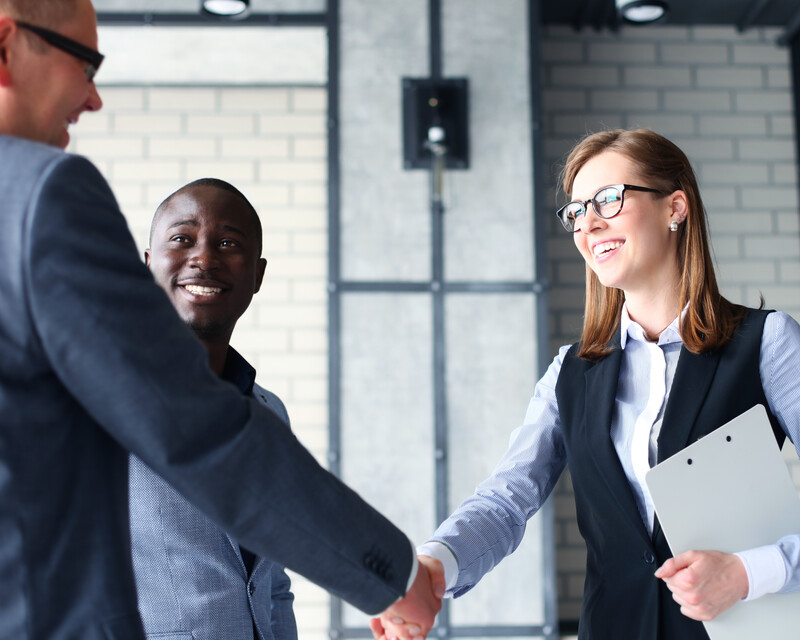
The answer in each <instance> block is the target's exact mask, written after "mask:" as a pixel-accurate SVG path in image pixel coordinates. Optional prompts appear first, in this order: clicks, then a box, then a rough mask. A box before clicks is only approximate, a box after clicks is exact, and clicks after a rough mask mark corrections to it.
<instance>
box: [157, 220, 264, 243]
mask: <svg viewBox="0 0 800 640" xmlns="http://www.w3.org/2000/svg"><path fill="white" fill-rule="evenodd" d="M183 226H189V227H199V226H200V224H199V223H198V222H197V220H194V219H193V218H187V219H186V220H176V221H175V222H173V223H172V224H171V225H169V226H168V227H167V229H175V228H177V227H183ZM216 229H217V230H219V231H229V232H231V233H236V234H238V235H240V236H242V237H243V238H248V237H249V236H248V235H247V234H246V233H245V232H244V231H242V230H241V229H240V228H239V227H234V226H233V225H230V224H220V225H217V227H216ZM253 235H255V234H253Z"/></svg>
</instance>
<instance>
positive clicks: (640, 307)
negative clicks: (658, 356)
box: [625, 292, 681, 340]
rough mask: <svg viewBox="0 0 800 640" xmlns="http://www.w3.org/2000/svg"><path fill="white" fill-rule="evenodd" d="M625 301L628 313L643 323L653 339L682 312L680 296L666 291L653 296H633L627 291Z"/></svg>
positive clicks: (646, 331)
mask: <svg viewBox="0 0 800 640" xmlns="http://www.w3.org/2000/svg"><path fill="white" fill-rule="evenodd" d="M625 302H626V303H627V308H628V315H630V317H631V319H632V320H635V321H636V322H637V323H638V324H639V325H641V327H642V329H644V331H645V333H646V334H647V337H648V338H649V339H651V340H658V336H660V335H661V332H662V331H664V329H666V328H667V327H668V326H669V325H670V324H671V323H672V321H673V320H674V319H675V318H677V317H678V315H679V314H680V312H681V308H680V301H679V299H678V296H677V295H667V294H666V292H664V293H661V294H660V295H652V296H635V295H633V296H631V295H628V294H627V293H626V295H625Z"/></svg>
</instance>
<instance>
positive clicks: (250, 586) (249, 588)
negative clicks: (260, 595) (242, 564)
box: [247, 582, 256, 596]
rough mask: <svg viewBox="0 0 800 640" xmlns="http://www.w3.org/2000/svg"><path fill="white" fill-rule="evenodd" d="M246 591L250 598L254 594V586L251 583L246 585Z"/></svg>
mask: <svg viewBox="0 0 800 640" xmlns="http://www.w3.org/2000/svg"><path fill="white" fill-rule="evenodd" d="M247 591H248V592H249V593H250V595H251V596H252V595H253V594H254V593H255V592H256V585H254V584H253V583H252V582H251V583H250V584H248V585H247Z"/></svg>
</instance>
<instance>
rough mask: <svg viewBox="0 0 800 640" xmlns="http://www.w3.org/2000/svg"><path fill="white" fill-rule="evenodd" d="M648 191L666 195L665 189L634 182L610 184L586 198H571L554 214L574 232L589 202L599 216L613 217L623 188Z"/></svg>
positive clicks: (622, 195) (567, 228) (622, 197)
mask: <svg viewBox="0 0 800 640" xmlns="http://www.w3.org/2000/svg"><path fill="white" fill-rule="evenodd" d="M626 189H630V190H631V191H648V192H650V193H659V194H661V195H664V196H665V195H667V192H666V191H661V190H660V189H651V188H650V187H637V186H636V185H635V184H612V185H609V186H607V187H603V188H602V189H600V190H599V191H598V192H597V193H595V194H594V195H593V196H592V197H591V198H589V199H588V200H583V201H581V200H573V201H572V202H568V203H567V204H565V205H564V206H563V207H561V208H560V209H559V210H558V211H556V215H557V216H558V219H559V220H561V224H563V225H564V228H565V229H566V230H567V231H569V232H570V233H575V232H576V231H580V229H581V219H582V217H583V216H584V215H585V214H586V207H587V206H588V204H589V203H590V202H591V203H592V208H593V209H594V212H595V213H596V214H597V215H598V216H600V217H601V218H613V217H614V216H615V215H617V214H618V213H619V212H620V211H622V204H623V202H624V200H625V190H626Z"/></svg>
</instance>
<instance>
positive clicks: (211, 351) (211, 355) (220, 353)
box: [201, 340, 229, 376]
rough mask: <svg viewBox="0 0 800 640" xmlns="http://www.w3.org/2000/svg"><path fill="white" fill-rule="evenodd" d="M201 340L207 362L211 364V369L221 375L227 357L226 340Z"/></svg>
mask: <svg viewBox="0 0 800 640" xmlns="http://www.w3.org/2000/svg"><path fill="white" fill-rule="evenodd" d="M201 342H202V343H203V346H204V347H205V348H206V351H208V363H209V365H210V366H211V370H212V371H213V372H214V373H216V374H217V375H218V376H220V375H222V371H223V369H225V360H227V358H228V344H229V343H228V341H227V340H225V341H222V342H208V341H206V340H201Z"/></svg>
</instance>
